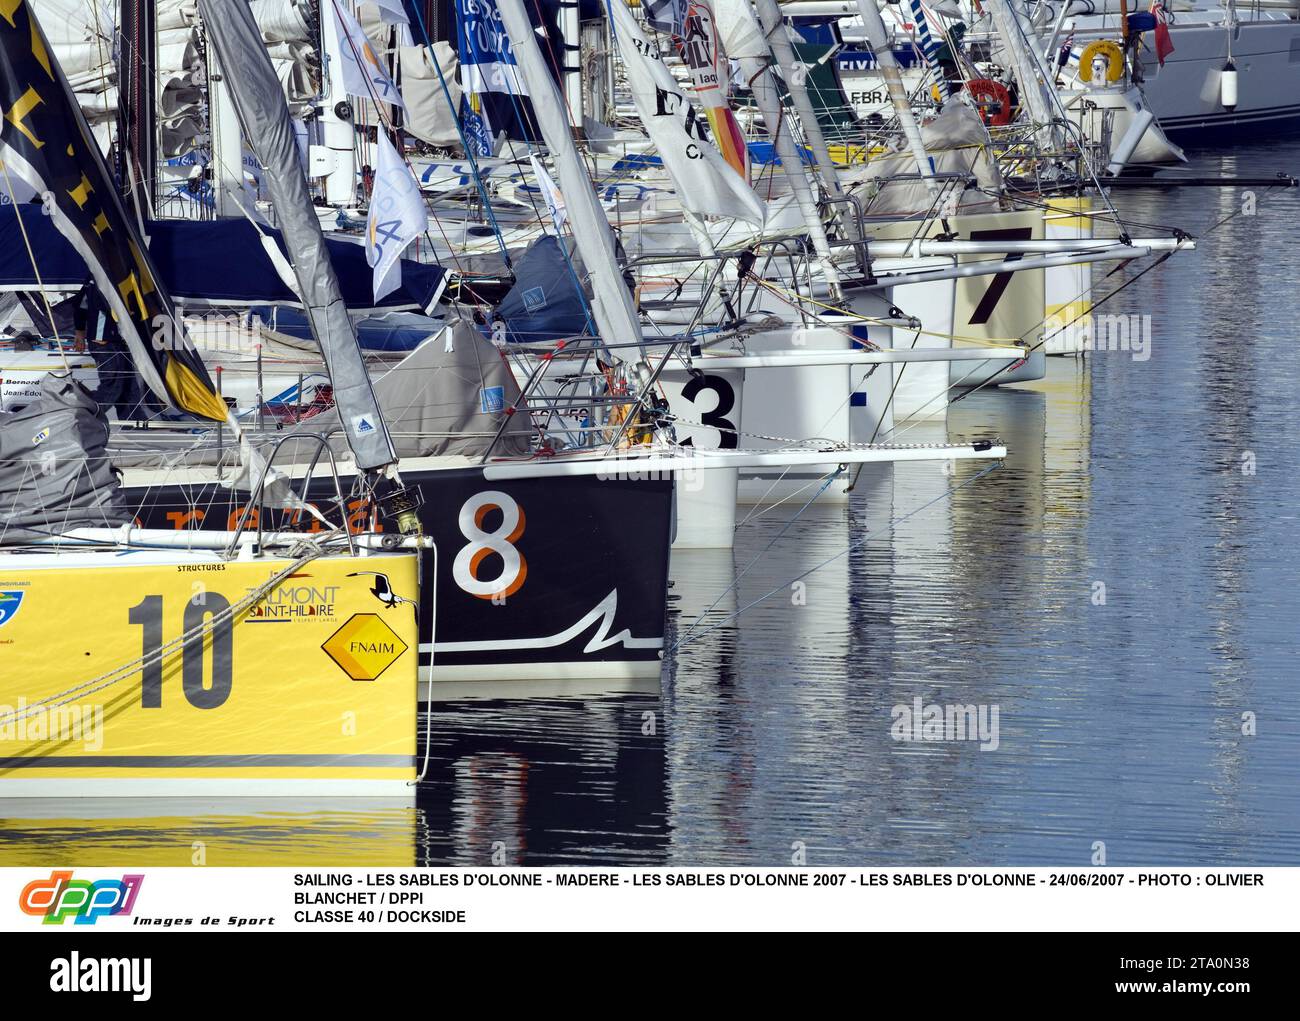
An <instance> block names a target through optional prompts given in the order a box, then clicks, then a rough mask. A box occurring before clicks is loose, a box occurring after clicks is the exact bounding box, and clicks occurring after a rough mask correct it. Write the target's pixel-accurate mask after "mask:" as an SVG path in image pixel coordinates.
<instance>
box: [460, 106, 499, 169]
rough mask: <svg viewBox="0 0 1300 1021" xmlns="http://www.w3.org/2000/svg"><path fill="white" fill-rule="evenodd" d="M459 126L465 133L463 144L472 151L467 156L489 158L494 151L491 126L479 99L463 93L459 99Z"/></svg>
mask: <svg viewBox="0 0 1300 1021" xmlns="http://www.w3.org/2000/svg"><path fill="white" fill-rule="evenodd" d="M460 124H461V128H462V129H463V130H464V132H465V144H466V145H467V146H468V147H469V148H470V149H472V150H473V151H472V152H470V153H467V154H466V155H469V156H491V155H493V153H494V152H495V151H496V146H495V144H494V139H493V138H492V125H491V124H489V123H488V118H487V110H486V108H484V107H483V105H482V103H481V102H480V97H479V96H476V95H470V94H469V93H463V94H462V95H461V97H460Z"/></svg>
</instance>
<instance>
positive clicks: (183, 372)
mask: <svg viewBox="0 0 1300 1021" xmlns="http://www.w3.org/2000/svg"><path fill="white" fill-rule="evenodd" d="M0 14H3V17H0V163H3V165H4V167H5V170H6V172H7V173H8V175H9V177H10V179H11V180H12V181H13V182H14V183H15V184H17V183H18V181H19V180H21V181H23V182H25V183H26V184H27V185H28V187H30V188H31V189H33V190H34V191H35V192H36V193H37V194H39V195H40V196H41V200H42V206H41V207H37V206H35V205H30V206H25V207H19V209H18V212H19V213H20V215H24V216H26V215H35V216H39V215H41V214H42V213H44V214H45V215H48V216H49V217H50V219H51V220H52V221H53V223H54V226H55V227H56V228H57V229H58V231H59V233H60V234H62V235H63V236H64V237H65V238H66V239H67V240H68V242H69V244H71V245H72V247H73V248H74V249H76V251H77V254H78V255H80V256H81V258H82V260H83V261H84V262H85V263H86V267H87V269H88V270H89V272H90V276H91V279H92V280H93V281H94V283H95V286H96V287H97V288H98V289H99V293H100V295H101V296H102V297H103V299H104V302H105V303H106V304H107V305H108V307H109V309H110V310H111V311H112V313H113V318H114V319H115V320H116V322H117V328H118V333H119V334H120V335H121V337H122V340H123V341H124V342H125V343H126V345H127V349H128V350H129V351H130V353H131V359H132V361H133V362H134V363H135V367H136V370H137V371H138V372H139V373H140V376H141V378H142V379H143V380H144V382H145V384H146V385H147V386H148V387H149V389H150V390H152V391H153V393H154V394H155V395H156V396H157V397H158V398H159V400H161V401H163V402H165V403H166V404H167V405H168V406H169V407H172V408H175V409H177V410H180V411H184V412H188V413H189V414H192V415H197V416H199V417H201V418H208V419H212V420H214V421H218V422H220V421H225V420H226V418H227V409H226V404H225V402H224V401H223V400H222V399H221V397H220V396H218V394H217V392H216V389H215V388H214V387H213V385H212V381H211V380H210V379H209V378H208V373H207V370H206V369H205V368H204V366H203V361H202V359H200V358H199V356H198V353H197V352H196V351H195V350H194V348H193V346H192V345H191V344H190V341H189V338H188V337H187V336H186V334H185V330H184V327H183V326H182V325H181V320H180V319H179V318H178V316H177V315H176V307H175V305H174V304H173V303H172V300H171V296H170V295H169V294H167V293H166V291H165V290H164V289H163V286H162V284H161V282H160V279H159V276H158V273H157V271H156V269H155V268H154V265H153V261H152V259H151V258H150V256H149V249H148V247H147V246H146V245H145V242H144V238H143V237H142V236H141V234H140V232H139V230H138V229H137V227H136V221H135V219H134V218H133V217H131V216H128V215H127V212H126V209H125V207H124V206H123V205H122V200H121V198H120V197H119V196H118V193H117V188H116V187H115V186H114V183H113V179H112V178H111V177H110V176H109V173H108V168H107V167H106V166H105V165H104V159H103V157H102V156H101V155H100V152H99V146H98V144H97V143H96V142H95V139H94V136H93V135H92V134H91V132H90V127H89V125H88V124H87V123H86V119H85V117H84V116H83V115H82V113H81V108H80V106H78V104H77V99H76V96H74V95H73V93H72V90H71V88H69V86H68V82H67V79H66V78H65V77H64V75H63V70H62V69H61V68H60V67H59V65H58V64H57V63H56V62H55V61H54V57H53V53H52V51H51V49H50V46H49V43H48V42H47V41H46V38H45V33H44V32H43V31H42V30H41V27H40V24H39V23H38V22H37V20H36V16H35V14H34V13H33V12H32V10H31V7H30V6H28V4H27V3H25V2H23V0H6V2H5V3H3V4H0ZM3 180H4V179H3V177H0V185H3ZM5 190H6V191H7V189H5ZM29 210H30V213H29V212H28V211H29Z"/></svg>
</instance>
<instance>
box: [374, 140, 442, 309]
mask: <svg viewBox="0 0 1300 1021" xmlns="http://www.w3.org/2000/svg"><path fill="white" fill-rule="evenodd" d="M428 227H429V214H428V211H427V210H426V209H425V207H424V197H423V196H422V195H421V194H420V182H419V181H417V180H416V179H415V174H413V173H412V172H411V168H410V167H408V166H407V165H406V163H405V162H404V161H403V160H402V157H400V156H399V155H397V150H396V149H394V148H393V143H392V142H390V141H389V140H388V135H387V134H386V133H385V132H383V131H382V130H381V131H380V132H379V167H378V169H377V170H376V171H375V184H374V188H373V189H372V191H371V193H370V216H369V217H368V219H367V220H366V262H368V263H369V264H370V265H371V267H372V268H373V269H374V271H375V275H374V283H373V285H372V286H373V288H374V292H375V301H378V300H379V299H380V298H382V297H383V296H384V295H385V294H388V293H389V292H390V291H394V290H396V289H397V287H398V286H399V285H400V284H401V282H402V264H401V262H400V259H401V256H402V253H403V252H404V251H406V246H407V245H409V244H410V243H411V242H412V241H414V240H415V239H416V238H418V237H419V236H420V235H421V234H423V233H424V232H425V231H426V230H427V229H428Z"/></svg>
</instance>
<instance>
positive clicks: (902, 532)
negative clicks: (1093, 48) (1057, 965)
mask: <svg viewBox="0 0 1300 1021" xmlns="http://www.w3.org/2000/svg"><path fill="white" fill-rule="evenodd" d="M1191 154H1192V156H1193V158H1194V169H1195V170H1197V171H1203V172H1208V173H1214V172H1220V171H1221V172H1223V173H1227V174H1262V173H1269V174H1271V173H1273V172H1274V171H1285V172H1290V173H1293V174H1300V141H1297V140H1282V141H1275V142H1273V143H1271V144H1268V145H1242V146H1238V147H1236V148H1234V149H1233V150H1232V151H1231V152H1230V153H1226V152H1220V151H1210V150H1200V151H1197V150H1193V151H1192V153H1191ZM1116 201H1117V204H1118V205H1119V206H1120V208H1121V210H1122V211H1123V212H1124V214H1125V215H1126V216H1127V217H1129V218H1131V219H1134V220H1139V221H1144V222H1148V223H1153V224H1164V225H1173V226H1179V227H1182V228H1184V229H1185V230H1187V231H1189V232H1190V233H1192V234H1193V235H1196V236H1198V237H1201V236H1202V234H1203V232H1204V231H1205V230H1206V229H1207V228H1208V227H1209V226H1210V225H1211V224H1213V223H1215V222H1216V221H1218V220H1220V219H1222V218H1223V217H1226V216H1228V215H1229V214H1230V213H1231V212H1233V211H1234V210H1236V209H1239V208H1240V207H1241V204H1242V202H1243V195H1242V194H1241V193H1240V192H1239V191H1236V190H1209V189H1187V190H1182V191H1162V190H1155V189H1142V190H1128V191H1124V192H1122V193H1117V195H1116ZM1298 219H1300V195H1298V194H1297V193H1295V192H1283V191H1276V190H1275V191H1272V192H1263V191H1261V192H1258V210H1257V215H1254V216H1249V217H1238V218H1236V219H1234V220H1232V221H1231V222H1229V223H1228V224H1226V225H1225V226H1223V227H1222V228H1220V229H1219V230H1217V231H1216V232H1215V233H1213V234H1212V235H1211V236H1209V237H1201V240H1200V242H1199V248H1198V251H1197V252H1195V253H1192V254H1186V255H1180V256H1176V257H1175V258H1174V259H1172V260H1170V261H1169V262H1167V263H1165V264H1164V265H1163V266H1162V267H1160V268H1159V269H1157V270H1155V271H1154V272H1152V273H1149V274H1147V275H1146V276H1144V277H1142V279H1141V280H1139V281H1138V282H1136V283H1135V284H1133V285H1132V286H1131V287H1129V288H1127V289H1126V290H1124V291H1123V292H1122V293H1120V294H1119V295H1118V296H1117V297H1116V298H1115V299H1114V300H1113V301H1111V302H1110V303H1108V304H1107V306H1106V307H1105V309H1104V311H1107V312H1111V313H1123V314H1129V315H1138V316H1150V324H1151V357H1150V358H1149V359H1148V360H1146V361H1137V360H1135V359H1133V358H1132V357H1131V356H1130V355H1129V354H1127V353H1123V352H1108V353H1097V354H1094V355H1093V356H1091V357H1090V358H1088V359H1087V360H1086V361H1084V360H1076V359H1051V360H1050V361H1049V378H1048V380H1046V381H1045V382H1043V383H1041V384H1037V385H1034V386H1030V387H1021V388H1016V389H1002V390H996V391H990V392H986V393H980V394H977V395H975V396H972V397H971V398H969V399H968V400H965V401H962V402H960V403H958V404H956V405H954V406H953V407H952V409H951V410H950V412H949V416H948V423H947V430H948V435H949V436H950V437H952V438H954V439H959V438H971V437H975V436H990V435H996V436H1001V437H1002V438H1003V439H1004V440H1005V441H1006V443H1007V446H1008V448H1009V450H1010V456H1009V457H1008V459H1007V461H1006V463H1005V466H1004V467H1002V468H1001V469H999V470H997V471H994V472H993V473H991V474H990V475H988V476H986V477H983V478H981V479H978V480H976V481H969V480H970V479H971V477H972V476H973V475H974V474H975V473H976V471H978V470H979V469H978V467H977V466H974V465H971V464H963V465H960V466H959V467H958V469H957V471H956V473H955V475H952V476H949V475H945V474H944V473H943V472H942V471H941V470H940V469H939V468H938V467H936V466H933V465H916V466H905V467H901V468H898V469H896V470H895V471H894V473H893V477H892V480H889V481H885V482H882V483H880V484H877V485H874V486H872V487H870V491H869V492H867V493H864V494H862V495H861V496H860V497H859V498H858V499H856V500H855V502H854V503H853V504H852V505H851V506H850V507H849V508H847V509H845V508H830V507H827V508H819V507H814V508H813V509H811V510H809V511H807V512H806V513H804V514H802V515H800V516H799V517H798V519H797V520H796V521H794V523H793V524H790V519H791V517H792V515H793V512H794V511H795V510H797V508H798V504H797V503H791V504H786V505H783V506H781V507H780V508H777V509H775V510H771V511H768V512H765V513H762V514H758V515H755V516H754V517H752V518H751V519H750V520H749V521H748V523H747V524H746V525H745V526H744V527H743V528H742V529H741V530H740V533H739V538H738V543H737V547H736V549H735V550H734V551H728V552H726V553H720V552H703V551H701V552H693V553H687V554H682V555H679V556H677V557H676V558H675V560H674V566H673V576H674V587H673V590H672V593H671V599H670V607H669V614H670V628H671V629H672V634H674V635H676V636H677V637H678V638H688V637H689V640H688V641H686V643H685V644H683V645H682V646H681V647H680V648H679V649H678V650H677V651H676V653H675V655H674V656H672V657H670V660H669V662H668V664H667V667H666V669H665V674H664V681H663V686H662V691H659V690H651V691H645V692H641V693H621V694H600V693H597V694H592V695H589V696H586V697H570V698H558V697H553V696H552V697H548V696H547V694H546V693H545V692H537V693H535V694H531V693H530V695H529V697H521V698H510V699H505V700H475V701H468V700H467V701H460V702H447V703H442V704H440V705H438V706H437V707H436V708H435V709H434V714H433V718H432V720H431V721H429V722H430V723H431V726H432V733H433V741H432V744H431V747H430V749H429V751H430V769H429V776H428V779H427V780H426V782H425V783H424V784H423V785H422V786H421V789H420V792H419V797H418V801H417V804H416V807H415V808H414V809H413V810H412V809H409V808H403V809H385V808H382V807H379V806H373V805H372V806H367V805H344V806H341V807H340V806H337V805H335V806H311V805H301V804H293V803H285V804H270V805H268V804H265V803H263V804H253V805H250V804H245V805H243V806H231V805H220V806H217V805H204V804H202V803H184V804H171V803H161V802H153V803H148V802H144V803H138V804H129V805H126V804H116V805H112V806H98V807H97V808H96V809H95V812H94V814H95V818H89V819H88V818H75V817H72V816H73V814H74V813H71V812H70V811H69V810H68V809H66V808H64V807H62V806H58V805H53V804H51V805H46V806H44V807H42V808H40V809H39V810H32V811H31V812H29V814H28V815H27V816H26V817H23V818H15V817H8V818H0V861H2V862H3V863H4V864H18V863H41V864H44V863H48V862H50V861H52V860H61V861H62V860H66V861H76V862H78V863H84V864H87V865H92V864H109V863H112V864H134V863H153V864H176V865H182V864H187V863H189V862H190V860H191V859H192V857H193V855H194V854H195V853H196V852H195V848H196V847H199V846H201V847H202V848H203V849H204V850H203V853H204V855H205V860H206V862H207V864H209V865H220V864H283V865H287V864H303V865H305V864H327V863H337V864H352V865H356V866H363V865H374V864H390V865H410V864H488V863H490V862H491V861H492V860H493V853H494V850H495V851H496V853H497V855H498V858H501V857H504V858H505V860H508V861H510V862H512V863H519V864H532V865H540V864H572V865H581V864H591V865H597V864H645V865H657V864H666V865H688V866H689V865H728V864H755V865H784V864H789V863H790V861H791V856H792V854H794V853H795V849H796V848H797V847H801V848H803V853H804V855H805V857H806V860H807V862H808V863H809V864H813V865H830V864H842V865H852V864H882V865H883V864H928V865H980V864H987V865H996V864H1030V863H1043V864H1062V865H1087V864H1088V863H1089V862H1090V861H1091V860H1092V859H1093V855H1094V845H1095V844H1096V842H1098V841H1101V842H1104V844H1105V852H1106V860H1107V862H1108V863H1109V864H1112V865H1133V864H1170V865H1173V864H1180V865H1233V864H1242V865H1244V864H1290V865H1294V864H1300V785H1298V784H1297V782H1296V781H1297V773H1300V683H1298V675H1300V671H1298V670H1297V667H1296V657H1295V653H1296V646H1297V637H1296V633H1297V620H1298V619H1300V596H1297V582H1298V581H1300V548H1298V546H1297V542H1296V534H1297V515H1298V514H1300V511H1298V510H1297V507H1296V495H1297V487H1296V485H1295V479H1296V477H1297V472H1298V471H1300V425H1298V424H1297V416H1296V412H1295V407H1296V393H1297V389H1300V354H1297V351H1296V347H1297V343H1298V342H1300V325H1298V323H1297V320H1298V319H1300V293H1298V291H1300V289H1298V287H1297V274H1296V270H1295V266H1294V259H1295V257H1294V255H1293V249H1294V225H1295V223H1296V222H1297V220H1298ZM1105 272H1106V271H1105V270H1101V271H1099V272H1098V273H1097V275H1096V276H1097V284H1096V291H1095V294H1096V295H1098V296H1099V295H1101V294H1104V293H1107V292H1109V291H1110V290H1111V289H1112V288H1113V287H1114V286H1116V285H1117V284H1119V283H1120V282H1122V281H1123V280H1124V279H1126V278H1127V277H1126V276H1125V274H1126V273H1127V274H1128V275H1129V276H1131V275H1133V273H1135V272H1136V269H1129V270H1126V271H1123V272H1120V273H1116V274H1114V275H1113V276H1110V277H1108V278H1106V279H1102V276H1103V274H1104V273H1105ZM933 435H935V434H934V433H933V431H932V430H931V431H929V432H927V431H926V430H924V429H918V430H914V431H913V433H912V434H911V435H910V436H908V437H907V438H908V439H920V438H922V436H927V437H928V436H933ZM1247 454H1253V457H1254V464H1255V474H1253V475H1250V474H1245V473H1243V470H1242V466H1243V463H1244V462H1243V456H1244V455H1247ZM967 482H968V484H966V485H962V484H963V483H967ZM954 487H960V488H957V489H956V491H955V492H954V493H953V494H952V495H951V496H950V497H943V498H941V499H939V500H938V501H937V502H935V503H934V504H933V505H932V506H930V507H928V508H927V509H925V510H920V511H918V510H917V508H919V507H921V506H922V505H924V504H925V503H926V502H927V501H930V500H933V499H935V498H936V497H942V494H943V493H944V492H945V491H946V490H951V489H953V488H954ZM909 514H910V515H911V516H908V515H909ZM900 519H901V520H900ZM891 520H892V521H896V522H898V523H897V524H896V525H895V527H894V528H893V531H892V534H888V533H889V526H888V524H886V523H887V522H889V521H891ZM787 525H788V530H787V531H786V532H785V533H784V534H783V535H782V536H781V537H780V538H779V539H777V541H776V542H775V543H774V544H773V545H772V547H771V549H770V550H766V551H765V548H766V547H767V546H768V544H769V543H772V540H773V539H774V537H776V536H777V533H778V532H780V531H781V530H782V529H783V528H787ZM868 530H871V532H870V534H868ZM873 536H874V537H873ZM763 551H765V552H763ZM760 552H763V555H762V557H761V559H760V560H758V562H756V563H755V564H754V566H753V567H751V568H750V569H749V571H748V572H747V573H746V574H745V576H744V577H743V578H742V579H741V581H740V582H739V583H738V584H736V586H735V587H734V589H732V590H730V591H727V590H728V586H730V585H731V583H732V580H733V578H734V577H735V575H736V573H737V572H738V571H739V570H741V569H742V568H744V567H745V565H747V564H749V563H750V562H751V560H752V559H753V558H754V557H755V556H756V554H759V553H760ZM832 558H833V559H832ZM827 560H829V561H830V563H828V564H827V565H826V566H824V567H822V568H821V569H819V570H818V571H816V572H814V573H813V574H811V575H809V576H808V577H807V578H806V579H805V585H806V589H805V590H804V591H803V592H802V593H798V595H799V596H800V597H801V600H802V604H801V605H796V603H797V602H798V600H795V599H793V598H792V596H794V595H795V594H796V593H794V592H792V590H791V589H790V584H789V583H790V581H791V580H792V579H794V578H796V577H797V576H799V575H801V574H802V573H803V572H805V571H807V570H808V569H809V568H810V567H812V566H814V565H816V564H820V563H822V562H824V561H827ZM1099 585H1104V597H1105V598H1104V604H1100V605H1099V595H1098V594H1099V592H1100V591H1101V590H1100V589H1099V587H1098V586H1099ZM772 589H780V590H781V591H780V592H778V594H776V595H775V596H773V597H772V598H771V599H769V600H767V601H765V602H762V603H760V604H759V605H757V606H754V607H753V608H751V609H749V610H748V611H747V612H745V613H743V614H741V615H740V616H738V617H734V618H731V619H728V618H729V615H730V614H732V613H734V611H735V610H736V608H737V607H741V606H745V605H746V604H748V603H750V602H751V601H752V600H755V599H756V598H757V597H759V596H761V595H762V594H764V593H766V592H768V591H769V590H772ZM719 594H722V596H723V597H722V598H721V599H720V600H719V599H718V597H719ZM715 600H717V605H716V606H713V607H712V609H711V610H710V609H709V607H710V606H711V604H713V603H714V602H715ZM706 610H708V613H707V614H706V615H705V617H704V619H703V622H702V623H700V618H701V614H704V613H705V611H706ZM709 627H712V628H713V629H712V630H710V631H709V632H708V633H707V634H701V632H703V631H704V630H705V628H709ZM693 628H694V630H692V629H693ZM918 697H919V698H920V699H921V700H922V702H923V703H926V704H930V703H937V704H953V703H961V704H972V703H973V704H981V705H986V706H996V707H997V709H998V723H999V731H998V738H999V743H998V747H997V749H996V750H995V751H981V750H980V749H979V748H978V747H977V745H976V744H975V743H972V742H964V743H941V744H916V743H904V742H899V741H896V740H894V738H893V737H891V725H892V723H893V718H892V715H891V712H892V710H893V708H894V707H895V706H898V705H908V706H910V705H911V704H912V702H913V699H914V698H918ZM1243 713H1254V714H1255V720H1256V726H1257V733H1256V734H1255V735H1254V736H1245V735H1243V733H1242V721H1243V715H1242V714H1243ZM12 806H13V803H12V802H10V803H9V807H8V808H6V809H5V810H4V811H6V812H7V811H8V810H9V809H10V808H12ZM42 813H43V815H44V817H43V818H37V817H35V816H36V815H40V814H42ZM0 814H3V813H0Z"/></svg>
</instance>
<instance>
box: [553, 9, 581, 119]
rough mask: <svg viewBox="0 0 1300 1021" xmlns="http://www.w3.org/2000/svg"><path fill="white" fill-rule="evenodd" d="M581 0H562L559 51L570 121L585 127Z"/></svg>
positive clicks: (565, 105) (566, 106)
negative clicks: (561, 38)
mask: <svg viewBox="0 0 1300 1021" xmlns="http://www.w3.org/2000/svg"><path fill="white" fill-rule="evenodd" d="M580 6H581V5H580V4H579V3H578V0H560V14H559V19H558V20H559V24H560V34H561V35H562V36H563V37H564V38H563V40H561V42H560V45H559V47H558V52H557V53H556V54H555V59H556V60H557V61H558V62H559V65H560V68H559V70H560V76H561V79H562V80H563V82H564V107H565V112H566V113H567V114H568V115H569V124H570V125H572V126H573V127H575V128H577V129H578V130H579V131H581V130H582V114H583V109H582V22H581V21H580V13H579V7H580Z"/></svg>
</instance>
